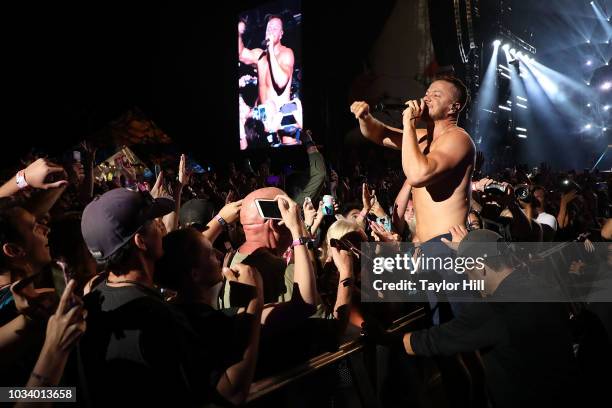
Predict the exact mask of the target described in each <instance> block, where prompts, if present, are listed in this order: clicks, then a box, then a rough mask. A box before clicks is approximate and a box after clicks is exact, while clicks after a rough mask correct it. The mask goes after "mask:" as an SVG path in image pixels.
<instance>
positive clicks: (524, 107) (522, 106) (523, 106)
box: [516, 103, 527, 109]
mask: <svg viewBox="0 0 612 408" xmlns="http://www.w3.org/2000/svg"><path fill="white" fill-rule="evenodd" d="M516 106H519V107H521V108H523V109H527V106H525V105H523V104H522V103H517V104H516Z"/></svg>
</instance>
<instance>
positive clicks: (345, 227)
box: [320, 218, 365, 263]
mask: <svg viewBox="0 0 612 408" xmlns="http://www.w3.org/2000/svg"><path fill="white" fill-rule="evenodd" d="M360 231H361V232H363V234H364V236H365V232H364V231H363V228H361V226H360V225H359V224H357V223H356V222H354V221H352V220H348V219H346V218H344V219H340V220H337V221H336V222H334V223H333V224H332V225H330V227H329V228H328V229H327V234H326V235H325V241H323V243H322V244H321V258H320V259H321V262H322V263H325V261H326V260H327V257H328V254H329V248H330V244H329V243H330V241H331V240H332V239H342V237H344V236H345V235H346V234H348V233H351V232H360Z"/></svg>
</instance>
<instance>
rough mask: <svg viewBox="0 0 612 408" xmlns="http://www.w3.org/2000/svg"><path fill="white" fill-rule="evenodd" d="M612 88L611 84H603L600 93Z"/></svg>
mask: <svg viewBox="0 0 612 408" xmlns="http://www.w3.org/2000/svg"><path fill="white" fill-rule="evenodd" d="M610 88H612V82H604V83H603V85H602V86H601V90H602V91H609V90H610Z"/></svg>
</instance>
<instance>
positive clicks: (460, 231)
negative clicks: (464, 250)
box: [441, 225, 468, 251]
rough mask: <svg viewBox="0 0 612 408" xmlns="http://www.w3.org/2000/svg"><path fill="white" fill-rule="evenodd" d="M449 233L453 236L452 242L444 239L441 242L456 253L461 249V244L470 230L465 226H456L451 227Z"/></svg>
mask: <svg viewBox="0 0 612 408" xmlns="http://www.w3.org/2000/svg"><path fill="white" fill-rule="evenodd" d="M448 232H450V234H451V241H449V240H448V239H446V238H444V237H442V239H441V241H442V242H444V243H445V244H446V246H448V247H449V248H451V249H452V250H454V251H456V250H457V248H459V243H460V242H461V241H463V238H465V236H466V235H467V234H468V230H467V228H465V227H464V226H463V225H455V226H452V227H450V229H449V230H448Z"/></svg>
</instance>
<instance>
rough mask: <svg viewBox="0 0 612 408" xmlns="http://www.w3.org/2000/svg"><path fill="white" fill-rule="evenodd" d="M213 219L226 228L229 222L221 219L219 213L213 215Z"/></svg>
mask: <svg viewBox="0 0 612 408" xmlns="http://www.w3.org/2000/svg"><path fill="white" fill-rule="evenodd" d="M215 219H216V220H217V222H218V223H219V224H221V226H222V227H223V228H227V227H228V226H229V224H228V223H227V221H225V220H224V219H223V217H221V216H220V215H217V216H216V217H215Z"/></svg>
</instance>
